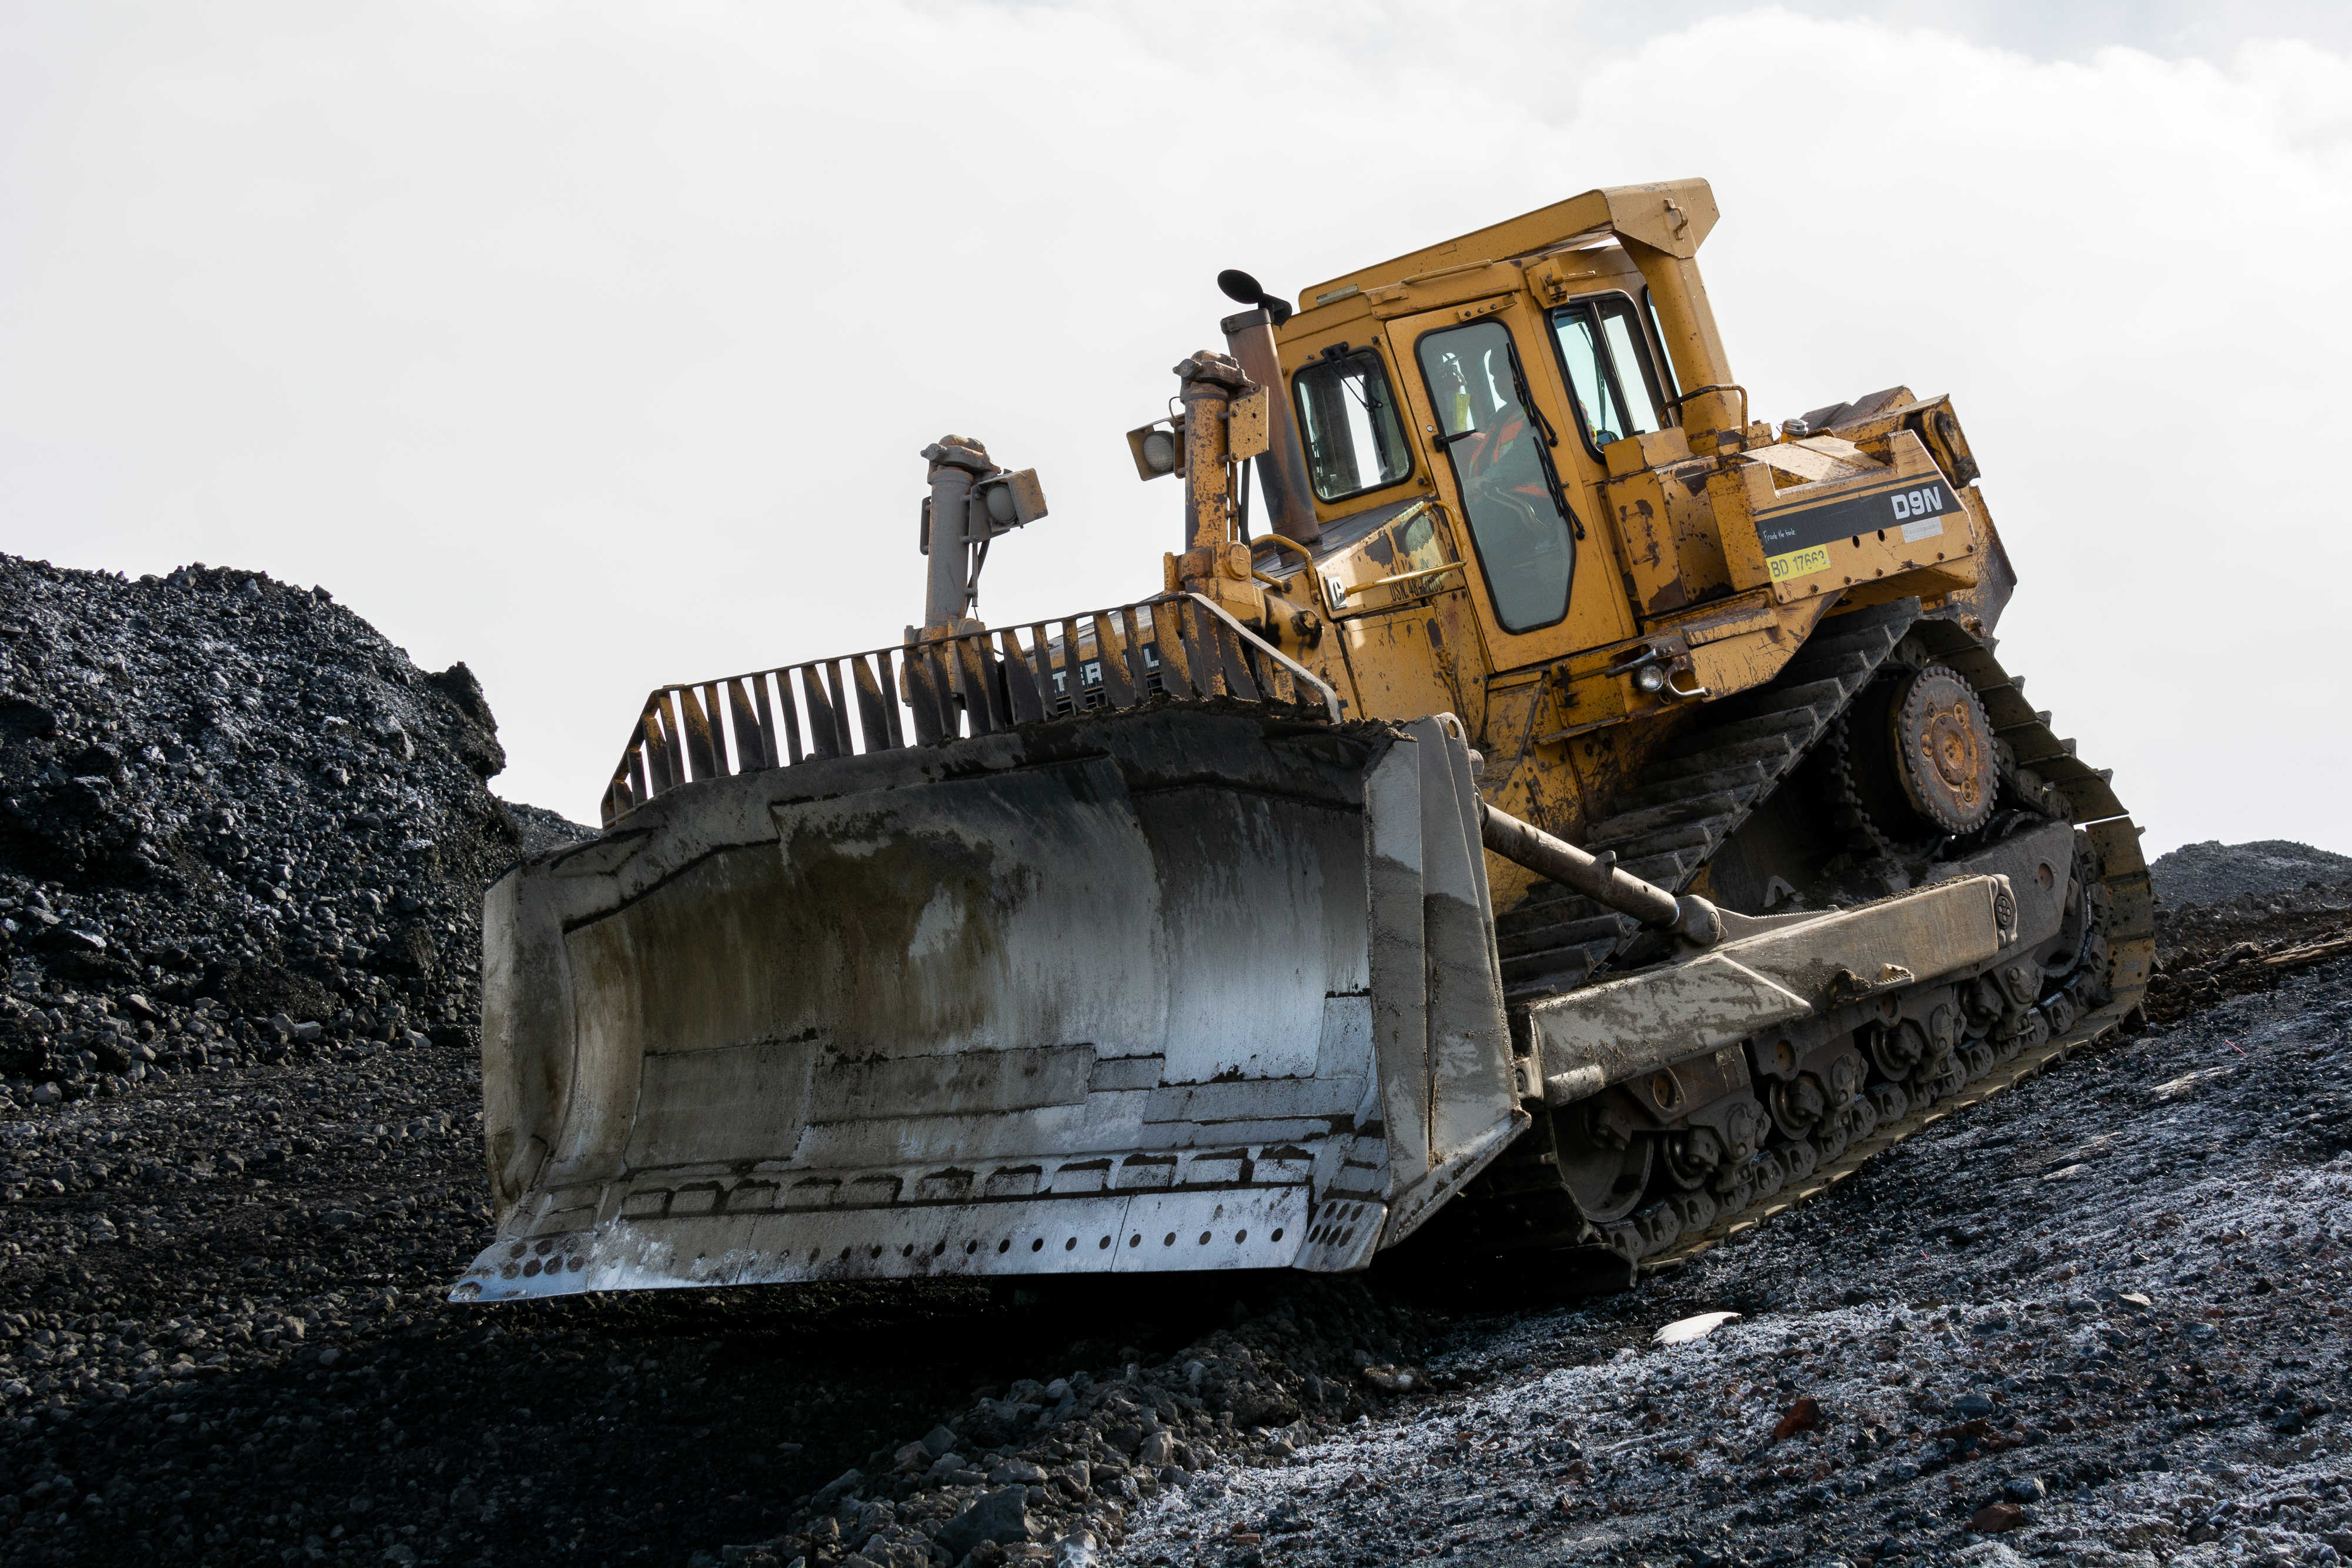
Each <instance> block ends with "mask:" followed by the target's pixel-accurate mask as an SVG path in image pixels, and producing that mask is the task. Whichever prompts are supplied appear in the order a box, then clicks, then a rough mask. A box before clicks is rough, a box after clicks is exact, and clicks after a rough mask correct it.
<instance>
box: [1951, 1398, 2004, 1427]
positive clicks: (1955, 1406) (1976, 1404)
mask: <svg viewBox="0 0 2352 1568" xmlns="http://www.w3.org/2000/svg"><path fill="white" fill-rule="evenodd" d="M1999 1408H2000V1406H1998V1405H1995V1404H1994V1403H1993V1402H1992V1401H1991V1400H1990V1399H1988V1398H1986V1397H1985V1396H1983V1395H1981V1394H1963V1395H1961V1396H1959V1397H1958V1399H1955V1400H1953V1401H1952V1406H1951V1409H1952V1414H1953V1415H1955V1416H1960V1417H1961V1418H1962V1419H1964V1420H1969V1421H1974V1420H1979V1419H1981V1418H1982V1417H1984V1416H1990V1415H1991V1414H1992V1413H1993V1412H1994V1411H1995V1410H1998V1409H1999Z"/></svg>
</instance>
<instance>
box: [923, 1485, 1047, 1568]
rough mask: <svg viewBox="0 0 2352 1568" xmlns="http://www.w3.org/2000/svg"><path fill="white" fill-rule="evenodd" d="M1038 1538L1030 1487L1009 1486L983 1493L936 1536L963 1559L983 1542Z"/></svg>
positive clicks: (1006, 1543)
mask: <svg viewBox="0 0 2352 1568" xmlns="http://www.w3.org/2000/svg"><path fill="white" fill-rule="evenodd" d="M1034 1538H1035V1526H1034V1523H1033V1522H1032V1521H1031V1520H1030V1517H1029V1492H1028V1489H1027V1488H1025V1487H1019V1486H1009V1487H1003V1488H1000V1489H998V1490H995V1491H991V1492H983V1493H982V1494H981V1496H980V1497H979V1498H977V1499H975V1500H973V1501H972V1502H971V1505H970V1506H968V1507H967V1508H965V1509H964V1511H962V1512H961V1513H959V1514H957V1515H956V1516H955V1517H954V1518H953V1519H951V1520H950V1521H948V1522H947V1523H946V1524H944V1525H941V1526H940V1531H939V1534H938V1535H937V1537H936V1538H935V1539H936V1540H937V1541H938V1542H939V1543H940V1548H941V1550H943V1551H945V1552H947V1553H948V1555H949V1556H950V1557H954V1558H960V1557H961V1556H963V1555H964V1553H966V1552H970V1551H971V1550H972V1549H973V1548H974V1547H976V1546H978V1545H979V1544H980V1543H981V1542H983V1541H993V1542H996V1543H997V1544H998V1545H1000V1546H1013V1545H1018V1544H1021V1543H1024V1542H1028V1541H1031V1540H1034Z"/></svg>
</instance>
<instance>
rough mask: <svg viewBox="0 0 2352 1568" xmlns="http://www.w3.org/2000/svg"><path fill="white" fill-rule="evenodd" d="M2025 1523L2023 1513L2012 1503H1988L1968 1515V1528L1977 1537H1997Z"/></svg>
mask: <svg viewBox="0 0 2352 1568" xmlns="http://www.w3.org/2000/svg"><path fill="white" fill-rule="evenodd" d="M2024 1523H2025V1511H2024V1510H2023V1509H2021V1508H2020V1507H2018V1506H2017V1504H2015V1503H2013V1502H1989V1503H1987V1504H1985V1505H1984V1507H1982V1508H1980V1509H1979V1510H1977V1511H1976V1512H1974V1513H1972V1514H1970V1515H1969V1529H1970V1530H1973V1531H1976V1532H1977V1533H1978V1534H1979V1535H1997V1534H1999V1533H2000V1531H2004V1530H2016V1529H2018V1528H2020V1527H2021V1526H2022V1525H2023V1524H2024Z"/></svg>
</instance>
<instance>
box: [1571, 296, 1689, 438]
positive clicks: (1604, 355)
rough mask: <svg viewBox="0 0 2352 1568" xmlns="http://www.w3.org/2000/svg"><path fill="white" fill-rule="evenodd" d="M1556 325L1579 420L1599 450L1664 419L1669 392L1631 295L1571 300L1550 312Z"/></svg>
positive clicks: (1645, 431) (1661, 423) (1649, 429)
mask: <svg viewBox="0 0 2352 1568" xmlns="http://www.w3.org/2000/svg"><path fill="white" fill-rule="evenodd" d="M1551 328H1552V333H1553V335H1554V337H1555V338H1557V339H1558V340H1559V357H1560V363H1561V366H1562V368H1563V369H1564V370H1565V371H1567V372H1568V384H1569V386H1570V389H1571V390H1572V391H1574V392H1575V393H1576V416H1577V423H1580V425H1582V426H1583V428H1584V442H1585V444H1586V445H1587V446H1589V447H1590V448H1591V450H1592V452H1593V454H1594V455H1596V456H1597V455H1599V454H1600V451H1601V448H1602V447H1604V446H1606V445H1608V444H1610V443H1611V442H1612V441H1622V440H1623V439H1624V438H1625V437H1626V436H1629V435H1647V434H1650V433H1651V432H1653V431H1655V430H1657V429H1659V428H1661V427H1662V426H1664V424H1665V423H1666V394H1665V392H1664V391H1663V390H1661V389H1660V387H1659V384H1658V372H1657V370H1656V369H1655V367H1654V364H1653V363H1652V361H1651V359H1650V350H1649V346H1648V344H1647V343H1646V342H1645V341H1644V340H1643V332H1642V322H1641V318H1640V317H1639V316H1637V315H1635V314H1634V310H1633V301H1632V300H1631V299H1628V298H1625V296H1623V295H1622V294H1599V295H1594V296H1593V297H1592V298H1589V299H1575V300H1570V302H1569V303H1568V304H1566V305H1563V306H1561V307H1560V308H1559V309H1557V310H1554V311H1553V312H1552V313H1551Z"/></svg>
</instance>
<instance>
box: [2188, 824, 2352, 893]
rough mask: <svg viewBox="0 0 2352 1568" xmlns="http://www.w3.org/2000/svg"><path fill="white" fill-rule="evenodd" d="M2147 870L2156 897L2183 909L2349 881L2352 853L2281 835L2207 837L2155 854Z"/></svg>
mask: <svg viewBox="0 0 2352 1568" xmlns="http://www.w3.org/2000/svg"><path fill="white" fill-rule="evenodd" d="M2148 874H2149V875H2150V876H2151V877H2152V878H2153V879H2154V881H2155V883H2156V896H2157V899H2158V902H2159V903H2161V904H2163V905H2164V906H2165V907H2166V908H2168V909H2184V908H2187V907H2189V905H2191V904H2221V903H2224V902H2226V901H2228V900H2231V899H2237V898H2261V897H2264V896H2267V895H2271V894H2283V893H2295V892H2300V891H2302V890H2304V889H2305V888H2310V887H2352V855H2339V854H2336V853H2333V852H2329V851H2327V850H2315V849H2314V848H2312V847H2311V846H2310V845H2309V844H2298V843H2293V842H2290V841H2287V840H2285V839H2263V840H2259V841H2255V842H2253V843H2248V844H2225V843H2223V842H2221V841H2220V840H2218V839H2208V840H2206V841H2204V842H2203V843H2199V844H2183V845H2181V846H2180V847H2179V849H2177V850H2172V851H2169V852H2166V853H2164V854H2160V855H2158V856H2157V857H2156V863H2155V864H2153V865H2151V866H2149V867H2148Z"/></svg>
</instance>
